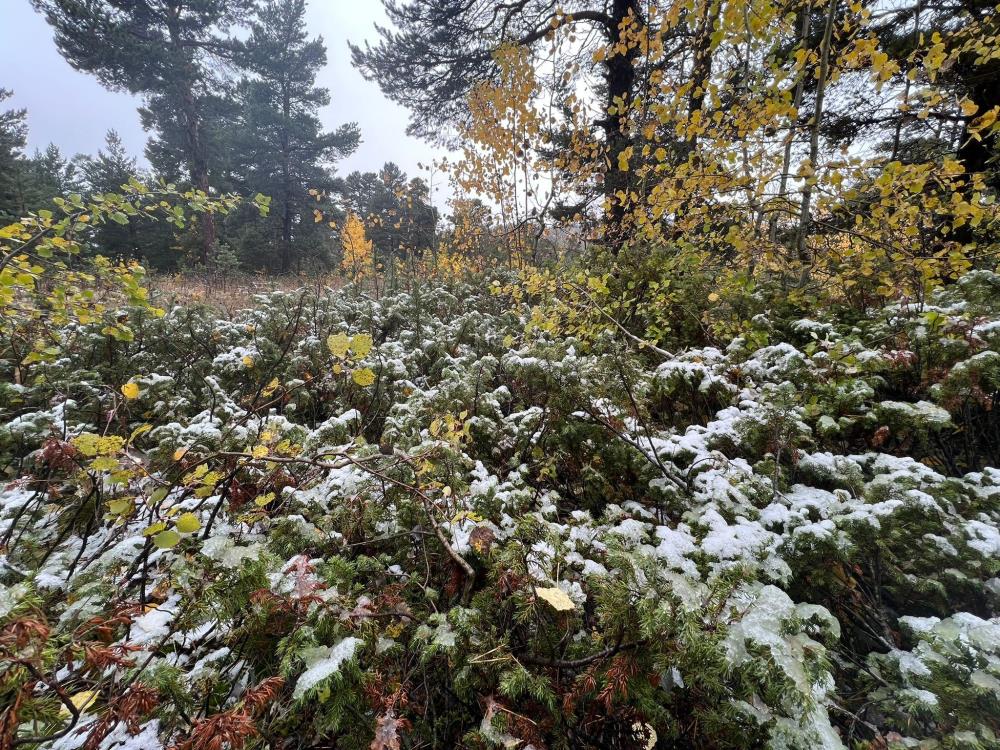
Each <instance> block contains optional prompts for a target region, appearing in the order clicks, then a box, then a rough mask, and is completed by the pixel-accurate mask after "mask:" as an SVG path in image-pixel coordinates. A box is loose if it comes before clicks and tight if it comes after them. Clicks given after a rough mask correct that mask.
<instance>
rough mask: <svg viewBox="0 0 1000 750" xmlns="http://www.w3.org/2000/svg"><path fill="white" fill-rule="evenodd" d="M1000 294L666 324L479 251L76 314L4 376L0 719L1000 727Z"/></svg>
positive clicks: (296, 741) (219, 731)
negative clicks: (584, 304)
mask: <svg viewBox="0 0 1000 750" xmlns="http://www.w3.org/2000/svg"><path fill="white" fill-rule="evenodd" d="M507 281H508V282H509V281H510V280H509V279H508V280H507ZM995 287H996V277H995V276H993V275H991V274H986V273H985V272H974V273H971V274H969V275H968V276H966V277H965V278H964V279H962V280H961V281H960V282H959V283H957V284H955V285H953V286H952V287H951V288H949V289H946V290H944V291H942V292H940V293H939V294H938V295H937V297H936V298H935V299H933V300H931V301H930V302H929V304H928V305H927V306H925V307H924V308H923V309H920V308H916V307H913V306H907V305H906V304H902V303H901V304H899V305H897V306H894V307H892V308H890V309H887V310H884V311H881V314H879V315H872V316H870V317H869V318H866V319H861V320H858V319H857V316H847V315H841V314H840V313H839V312H838V311H836V310H826V311H823V315H822V319H819V318H820V317H821V316H820V314H819V312H816V314H814V315H812V316H810V317H809V318H803V316H802V314H801V311H797V312H796V311H794V310H793V309H792V306H788V314H787V315H786V314H785V309H786V308H782V307H776V308H775V309H772V310H769V311H768V312H766V314H765V313H763V312H761V313H760V314H759V315H758V316H757V317H756V318H755V319H754V321H752V322H750V323H749V324H746V325H739V326H737V325H735V324H734V328H739V330H740V331H741V335H740V336H738V337H735V338H732V339H730V340H724V339H721V338H720V340H717V341H711V342H709V343H707V344H706V345H704V346H698V347H696V348H688V349H686V350H685V351H683V352H679V353H677V354H676V355H674V356H670V355H667V354H666V353H665V352H663V350H659V349H655V348H651V347H642V348H637V347H634V346H632V345H631V344H634V342H627V341H626V342H623V341H621V340H619V338H618V337H616V336H614V335H611V334H609V333H608V332H607V331H603V332H599V333H598V334H596V335H593V336H587V335H585V334H586V332H585V331H583V330H580V331H579V332H578V333H579V335H576V334H573V335H568V334H565V333H560V332H558V328H557V327H555V326H547V325H545V318H544V314H545V313H544V305H545V303H546V302H547V301H546V300H544V299H541V300H539V299H534V298H532V296H531V294H530V293H527V292H524V291H523V290H522V292H521V293H518V294H514V295H509V294H508V293H506V292H504V291H503V289H504V287H503V285H493V284H487V283H479V282H477V283H468V284H460V283H450V284H449V285H447V286H443V285H438V284H433V285H430V284H425V285H423V286H420V287H417V288H415V289H414V291H412V292H393V293H391V294H386V295H384V296H382V297H381V298H379V299H374V298H371V297H369V296H366V295H362V294H359V293H358V292H357V290H353V289H350V288H348V289H347V290H344V291H341V292H336V293H333V292H331V293H328V294H319V295H317V294H315V293H306V292H301V293H294V294H289V293H275V294H269V295H264V296H261V297H260V298H258V299H257V300H255V303H254V306H253V307H252V308H250V309H248V310H245V311H243V312H241V313H239V314H237V315H235V316H233V317H232V318H230V319H222V318H218V317H217V316H215V315H214V314H213V313H212V312H211V311H210V310H209V309H207V308H199V307H175V308H173V309H171V310H169V311H168V312H167V313H166V315H164V316H163V317H161V318H157V317H154V316H147V315H143V314H142V313H141V312H138V311H137V312H136V313H135V315H134V318H133V321H132V324H133V327H134V329H135V336H134V338H133V339H132V340H130V341H119V340H109V339H108V337H107V336H104V335H102V334H101V324H100V323H99V322H95V323H94V324H93V325H90V326H88V325H81V324H74V326H73V327H72V328H67V329H66V330H65V331H64V332H63V338H64V340H63V345H62V346H63V348H62V350H61V352H60V356H58V357H55V358H53V359H51V360H46V361H44V362H39V363H37V364H35V365H33V366H32V367H30V368H27V370H26V371H25V374H24V375H23V376H19V377H21V379H20V381H19V384H18V385H13V384H7V385H5V386H3V390H2V391H0V395H2V397H3V398H4V401H3V406H2V412H0V419H2V421H3V424H2V426H0V454H2V458H3V462H2V465H3V466H4V467H6V468H5V470H6V478H5V484H4V485H3V488H2V489H0V658H2V659H3V660H5V664H4V671H3V672H2V673H0V705H2V706H4V707H5V710H6V713H4V714H0V727H2V729H0V731H2V732H8V735H5V736H11V737H13V736H18V737H19V738H21V739H27V738H29V737H39V738H47V739H43V740H40V744H41V745H42V746H46V747H53V748H64V749H65V750H71V749H72V748H78V747H82V746H83V745H84V744H85V743H87V742H88V741H89V743H90V747H94V748H105V749H106V750H113V749H114V748H120V747H123V746H128V747H138V746H142V747H144V748H147V747H148V748H156V747H164V748H166V747H172V746H174V745H177V746H180V747H189V746H190V747H196V746H197V747H199V748H200V747H201V745H199V744H198V743H200V742H202V740H204V738H206V737H209V736H211V737H215V738H218V742H220V743H224V744H225V745H226V746H229V747H236V746H240V743H244V744H245V743H246V742H248V741H256V742H258V743H260V744H261V745H264V744H275V745H279V744H280V745H282V746H284V747H314V746H320V745H322V746H336V747H342V748H368V747H371V746H373V745H372V742H373V737H379V738H382V739H383V740H385V739H386V738H388V739H389V740H393V741H396V740H398V742H399V746H401V747H409V746H412V747H416V746H438V747H444V746H448V747H451V746H467V747H494V746H508V747H514V746H520V747H525V748H527V747H535V748H539V749H540V748H543V747H567V748H568V747H574V748H576V747H594V748H597V747H620V748H631V747H652V746H654V745H653V744H650V743H659V744H658V745H656V746H659V747H692V748H700V747H719V748H746V747H770V748H802V749H805V748H810V749H811V748H831V749H832V748H847V747H852V748H853V747H859V748H866V749H874V748H886V747H897V746H898V747H925V748H930V747H942V748H946V747H955V748H958V747H983V748H987V747H995V746H996V733H997V732H1000V712H998V710H997V709H998V703H997V700H998V697H997V696H998V694H997V686H998V685H1000V667H998V658H1000V655H998V644H1000V637H998V629H1000V622H998V620H997V616H996V615H997V611H998V608H1000V469H998V468H996V467H997V463H998V459H997V445H998V444H1000V440H995V436H996V433H995V432H993V431H995V430H996V429H997V422H996V417H995V416H994V414H995V413H996V412H995V410H994V409H993V404H994V403H995V399H996V392H997V387H998V384H1000V378H998V377H997V373H996V371H995V370H996V361H997V360H998V358H1000V354H998V353H997V344H998V338H997V337H995V336H994V334H993V331H994V329H995V328H998V329H1000V297H998V296H997V295H995V294H992V293H991V290H993V291H995ZM535 303H541V304H540V305H537V306H533V305H534V304H535ZM759 305H760V306H761V307H763V306H765V305H764V303H763V302H760V303H759ZM793 312H794V313H795V314H792V313H793ZM994 323H997V326H993V324H994ZM9 364H10V363H7V364H5V367H8V368H9ZM991 399H993V400H992V401H991ZM11 717H13V718H11ZM654 738H655V739H654ZM185 743H189V744H187V745H186V744H185ZM935 743H936V744H935ZM387 746H389V747H392V746H393V745H391V744H390V745H387Z"/></svg>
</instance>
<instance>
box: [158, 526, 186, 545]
mask: <svg viewBox="0 0 1000 750" xmlns="http://www.w3.org/2000/svg"><path fill="white" fill-rule="evenodd" d="M180 541H181V535H180V534H178V533H177V532H176V531H174V530H173V529H169V530H167V531H161V532H160V533H159V534H157V535H156V536H154V537H153V544H155V545H156V546H157V547H159V548H160V549H170V548H171V547H176V546H177V545H178V544H180Z"/></svg>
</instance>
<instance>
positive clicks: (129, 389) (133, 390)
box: [122, 383, 139, 401]
mask: <svg viewBox="0 0 1000 750" xmlns="http://www.w3.org/2000/svg"><path fill="white" fill-rule="evenodd" d="M122 395H123V396H124V397H125V398H127V399H129V400H130V401H131V400H132V399H134V398H139V384H138V383H126V384H125V385H123V386H122Z"/></svg>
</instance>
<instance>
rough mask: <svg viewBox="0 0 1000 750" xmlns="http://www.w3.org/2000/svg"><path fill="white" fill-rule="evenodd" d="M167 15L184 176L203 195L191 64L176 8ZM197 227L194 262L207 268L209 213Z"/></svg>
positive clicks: (205, 186) (211, 232)
mask: <svg viewBox="0 0 1000 750" xmlns="http://www.w3.org/2000/svg"><path fill="white" fill-rule="evenodd" d="M171 11H172V12H171V13H170V15H169V16H168V20H167V29H168V31H169V34H170V43H171V45H172V46H173V49H174V54H175V55H176V56H177V60H178V61H179V62H180V63H181V67H180V70H178V71H177V73H178V83H177V86H178V92H179V95H180V110H181V116H182V117H183V122H184V140H185V146H186V150H187V161H188V173H189V175H190V178H191V184H192V185H193V186H194V187H195V188H197V189H198V190H201V191H202V192H204V193H206V194H207V193H208V191H209V188H210V183H209V179H208V157H207V155H206V154H205V146H204V143H203V141H202V138H201V118H200V116H199V114H198V106H197V104H196V102H195V97H194V84H195V78H196V76H195V72H194V64H193V63H192V61H191V60H190V59H189V58H188V52H187V51H186V50H185V49H184V45H183V43H182V41H183V40H182V39H181V37H180V28H179V25H178V21H179V20H180V12H181V8H180V5H175V6H173V7H172V8H171ZM198 226H199V228H200V230H201V248H200V250H199V254H198V255H199V257H198V260H199V261H200V262H201V264H202V265H208V261H209V259H210V258H211V256H212V252H213V249H214V247H215V236H216V235H215V217H214V216H213V215H212V214H211V212H205V213H203V214H201V215H200V216H199V217H198Z"/></svg>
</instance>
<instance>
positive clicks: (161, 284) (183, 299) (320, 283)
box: [148, 273, 344, 317]
mask: <svg viewBox="0 0 1000 750" xmlns="http://www.w3.org/2000/svg"><path fill="white" fill-rule="evenodd" d="M148 281H149V283H148V286H149V291H150V295H151V296H152V298H153V300H154V301H155V303H156V304H157V305H159V306H161V307H170V306H172V305H175V304H182V305H184V304H194V303H201V304H205V305H208V306H209V307H212V308H214V309H215V310H217V311H218V312H219V313H220V314H222V315H225V316H226V317H230V316H232V315H233V313H235V312H236V311H237V310H243V309H246V308H248V307H253V305H254V299H253V298H254V295H257V294H267V293H270V292H277V291H282V292H294V291H297V290H299V289H308V290H310V291H313V292H322V291H324V290H327V289H339V288H340V287H342V286H343V285H344V279H343V278H342V277H340V276H337V275H335V274H323V275H319V276H305V275H303V276H268V275H264V274H227V275H219V274H211V273H188V274H162V275H157V274H154V275H152V276H151V277H150V278H149V280H148Z"/></svg>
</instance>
